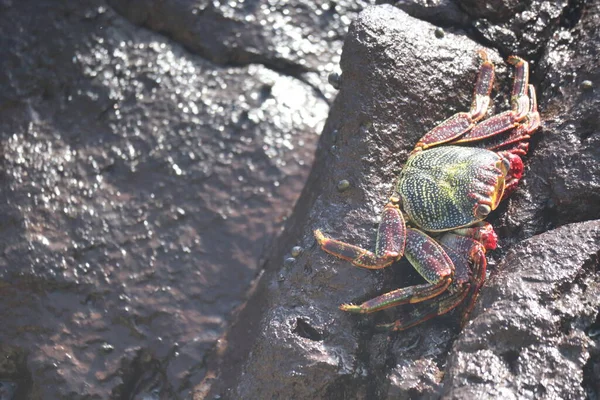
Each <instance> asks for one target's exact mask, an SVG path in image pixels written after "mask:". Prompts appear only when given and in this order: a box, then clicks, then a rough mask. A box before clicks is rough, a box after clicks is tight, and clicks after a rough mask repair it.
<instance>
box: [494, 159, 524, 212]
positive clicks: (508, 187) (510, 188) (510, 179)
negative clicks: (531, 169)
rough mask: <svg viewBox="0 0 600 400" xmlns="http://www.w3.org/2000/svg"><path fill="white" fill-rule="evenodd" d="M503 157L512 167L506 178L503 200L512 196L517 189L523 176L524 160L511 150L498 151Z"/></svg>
mask: <svg viewBox="0 0 600 400" xmlns="http://www.w3.org/2000/svg"><path fill="white" fill-rule="evenodd" d="M498 154H499V155H500V156H501V157H503V158H504V159H505V160H507V161H508V163H509V164H510V168H509V170H508V173H507V175H506V177H505V178H504V180H505V184H504V194H503V195H502V199H501V201H502V200H504V199H506V198H507V197H508V196H510V195H511V194H512V193H513V192H514V191H515V190H516V189H517V185H518V184H519V181H520V180H521V177H522V176H523V169H524V167H523V160H521V157H519V156H518V155H516V154H514V153H512V152H510V151H501V152H499V153H498Z"/></svg>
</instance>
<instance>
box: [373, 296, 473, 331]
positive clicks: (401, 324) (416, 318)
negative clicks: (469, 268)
mask: <svg viewBox="0 0 600 400" xmlns="http://www.w3.org/2000/svg"><path fill="white" fill-rule="evenodd" d="M468 294H469V290H468V287H467V288H463V289H462V290H460V291H458V292H448V293H447V294H443V295H441V296H440V297H438V298H436V299H435V301H432V302H429V303H421V304H416V305H415V306H414V308H413V309H412V310H411V311H410V312H408V313H407V314H406V315H404V316H403V317H402V318H400V319H398V320H396V321H395V322H392V323H391V324H380V325H377V329H378V330H386V331H403V330H406V329H408V328H412V327H413V326H415V325H419V324H421V323H423V322H425V321H427V320H428V319H431V318H433V317H437V316H439V315H443V314H446V313H447V312H449V311H451V310H452V309H454V308H455V307H456V306H457V305H459V304H460V303H462V302H463V301H464V299H465V298H466V297H467V295H468Z"/></svg>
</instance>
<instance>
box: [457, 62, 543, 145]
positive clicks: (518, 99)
mask: <svg viewBox="0 0 600 400" xmlns="http://www.w3.org/2000/svg"><path fill="white" fill-rule="evenodd" d="M508 62H509V63H510V64H513V65H514V66H515V76H514V80H513V89H512V93H511V97H510V99H511V100H510V102H511V110H509V111H505V112H503V113H500V114H498V115H494V116H493V117H491V118H488V119H486V120H485V121H482V122H480V123H479V124H478V125H477V126H475V127H474V128H473V129H471V130H470V131H469V132H467V133H466V134H465V135H463V136H461V137H460V138H457V139H456V140H454V141H453V142H452V144H458V143H469V142H474V141H479V140H483V139H487V138H489V137H492V136H495V135H498V134H500V133H502V132H506V131H508V130H510V129H513V128H516V127H519V126H524V127H525V130H526V131H529V133H531V132H533V131H535V130H536V129H537V127H538V126H539V114H538V113H537V105H536V100H535V89H534V88H533V86H532V85H529V64H528V63H527V62H526V61H525V60H523V59H521V58H519V57H515V56H511V57H509V58H508ZM536 121H538V122H537V123H536ZM520 140H522V139H520Z"/></svg>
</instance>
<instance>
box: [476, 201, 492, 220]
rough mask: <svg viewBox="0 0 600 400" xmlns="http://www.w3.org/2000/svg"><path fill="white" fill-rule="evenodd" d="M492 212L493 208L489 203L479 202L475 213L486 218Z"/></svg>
mask: <svg viewBox="0 0 600 400" xmlns="http://www.w3.org/2000/svg"><path fill="white" fill-rule="evenodd" d="M491 212H492V209H491V207H490V206H488V205H487V204H479V205H478V206H477V209H475V215H476V216H477V217H479V218H485V217H487V215H488V214H489V213H491Z"/></svg>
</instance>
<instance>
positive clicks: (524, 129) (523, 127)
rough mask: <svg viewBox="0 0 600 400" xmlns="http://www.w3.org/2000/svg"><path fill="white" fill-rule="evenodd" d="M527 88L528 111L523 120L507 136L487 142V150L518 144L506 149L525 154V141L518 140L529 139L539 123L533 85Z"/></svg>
mask: <svg viewBox="0 0 600 400" xmlns="http://www.w3.org/2000/svg"><path fill="white" fill-rule="evenodd" d="M528 90H529V112H528V113H527V115H526V116H525V118H524V121H523V122H522V123H521V124H519V125H518V126H517V127H516V128H515V129H514V130H513V131H512V132H510V133H509V135H508V137H504V138H502V139H500V140H498V141H497V142H496V143H488V144H487V146H486V147H487V149H488V150H498V149H499V148H501V147H505V146H509V145H515V144H518V145H517V146H513V147H511V148H508V149H507V151H509V152H511V153H514V154H518V155H525V154H527V149H528V145H527V143H526V142H525V143H519V142H522V141H525V140H529V139H530V138H531V134H532V133H533V132H535V131H536V130H537V128H539V126H540V124H541V122H540V114H539V112H538V109H537V100H536V95H535V89H534V87H533V85H529V86H528Z"/></svg>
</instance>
